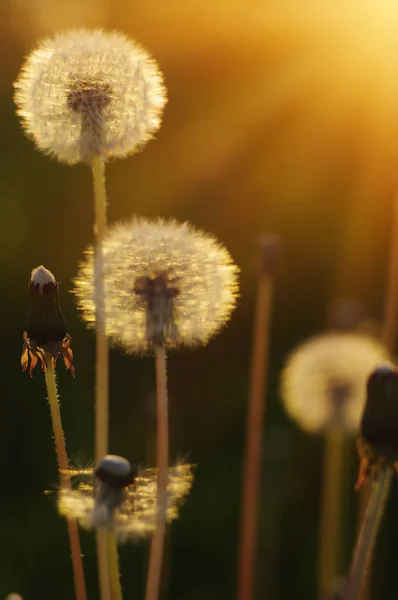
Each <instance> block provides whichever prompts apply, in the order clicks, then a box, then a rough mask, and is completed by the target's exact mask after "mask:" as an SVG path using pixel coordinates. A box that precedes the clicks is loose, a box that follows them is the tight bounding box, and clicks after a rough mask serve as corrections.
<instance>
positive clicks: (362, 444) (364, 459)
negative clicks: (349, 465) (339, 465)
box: [355, 436, 398, 492]
mask: <svg viewBox="0 0 398 600" xmlns="http://www.w3.org/2000/svg"><path fill="white" fill-rule="evenodd" d="M357 451H358V455H359V469H358V477H357V481H356V484H355V490H356V491H357V492H358V491H359V490H360V489H361V487H362V486H363V484H364V483H365V482H366V481H367V480H368V478H369V477H370V476H371V475H372V476H373V478H374V479H377V477H378V474H379V471H380V469H381V468H382V467H383V466H384V465H386V464H388V463H389V464H390V465H391V467H392V468H393V469H394V471H395V473H396V475H398V460H391V459H387V458H386V456H383V455H381V454H378V453H377V452H375V450H374V448H373V447H372V446H371V445H370V444H368V443H367V442H366V440H364V438H363V437H362V436H359V437H358V438H357Z"/></svg>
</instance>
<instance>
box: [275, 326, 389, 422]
mask: <svg viewBox="0 0 398 600" xmlns="http://www.w3.org/2000/svg"><path fill="white" fill-rule="evenodd" d="M388 360H389V355H388V351H387V349H386V348H385V347H384V346H383V345H381V344H380V343H379V342H377V341H376V340H375V339H373V338H371V337H368V336H365V335H359V334H350V333H328V334H325V335H321V336H319V337H315V338H313V339H311V340H309V341H307V342H305V343H304V344H302V345H301V346H300V347H299V348H298V349H297V350H295V351H294V352H293V353H292V355H291V356H290V358H289V359H288V362H287V365H286V367H285V369H284V371H283V373H282V398H283V401H284V404H285V408H286V410H287V412H288V414H289V415H290V416H291V417H292V418H293V419H295V420H296V421H297V422H298V423H299V425H300V426H301V427H302V428H303V429H305V430H306V431H310V432H316V431H325V430H327V429H328V428H329V427H331V426H335V427H339V428H341V429H343V430H345V431H350V432H353V433H355V432H357V431H358V428H359V422H360V418H361V414H362V410H363V407H364V403H365V387H366V381H367V378H368V376H369V373H370V372H371V371H372V370H373V369H374V368H375V367H376V366H377V365H379V364H380V363H384V362H386V361H388Z"/></svg>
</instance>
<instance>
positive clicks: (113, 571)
mask: <svg viewBox="0 0 398 600" xmlns="http://www.w3.org/2000/svg"><path fill="white" fill-rule="evenodd" d="M106 537H107V540H106V541H107V549H108V567H109V579H110V588H111V596H112V600H123V594H122V587H121V585H120V571H119V553H118V548H117V541H116V537H115V534H114V533H113V532H111V531H108V532H107V533H106Z"/></svg>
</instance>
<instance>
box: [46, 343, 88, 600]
mask: <svg viewBox="0 0 398 600" xmlns="http://www.w3.org/2000/svg"><path fill="white" fill-rule="evenodd" d="M45 357H46V371H45V378H46V386H47V394H48V402H49V405H50V412H51V421H52V426H53V433H54V441H55V450H56V454H57V462H58V471H59V475H60V479H61V484H62V486H63V487H66V488H70V487H71V481H70V477H69V475H68V470H69V461H68V456H67V454H66V447H65V438H64V432H63V429H62V420H61V413H60V410H59V401H58V391H57V383H56V378H55V369H54V364H53V358H52V356H51V354H49V353H48V352H46V353H45ZM67 524H68V533H69V543H70V549H71V556H72V567H73V577H74V582H75V593H76V599H77V600H86V599H87V594H86V583H85V579H84V570H83V561H82V553H81V548H80V537H79V530H78V527H77V522H76V520H75V519H69V518H68V519H67Z"/></svg>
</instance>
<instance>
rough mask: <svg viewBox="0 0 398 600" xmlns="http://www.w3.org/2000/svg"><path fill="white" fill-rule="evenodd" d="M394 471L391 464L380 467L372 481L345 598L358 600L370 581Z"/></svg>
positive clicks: (346, 599)
mask: <svg viewBox="0 0 398 600" xmlns="http://www.w3.org/2000/svg"><path fill="white" fill-rule="evenodd" d="M392 475H393V471H392V468H391V466H389V465H384V466H382V467H381V468H380V470H379V473H378V476H377V479H376V480H375V481H373V483H372V490H371V494H370V498H369V503H368V506H367V508H366V512H365V516H364V519H363V523H362V527H361V531H360V533H359V536H358V540H357V543H356V546H355V551H354V556H353V559H352V562H351V568H350V573H349V576H348V582H347V586H346V589H345V591H344V600H358V599H359V598H360V597H361V594H362V592H363V590H364V585H365V583H366V582H367V581H368V572H369V568H370V565H371V562H372V558H373V554H374V549H375V544H376V540H377V536H378V533H379V529H380V525H381V521H382V518H383V515H384V512H385V508H386V505H387V500H388V497H389V493H390V488H391V480H392Z"/></svg>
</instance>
